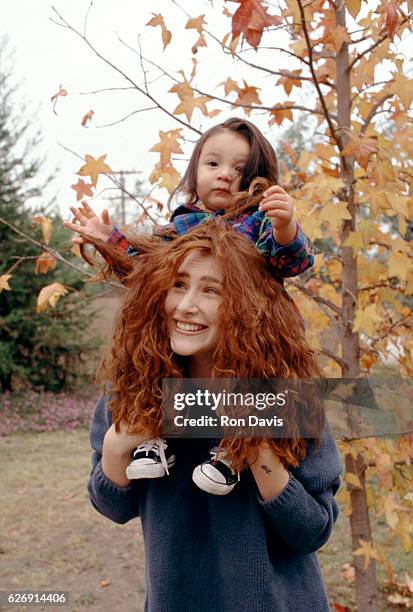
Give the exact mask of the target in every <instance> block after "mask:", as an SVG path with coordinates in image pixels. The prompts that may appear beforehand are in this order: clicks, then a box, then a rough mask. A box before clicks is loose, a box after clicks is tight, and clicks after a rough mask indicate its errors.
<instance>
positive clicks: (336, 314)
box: [53, 0, 413, 612]
mask: <svg viewBox="0 0 413 612" xmlns="http://www.w3.org/2000/svg"><path fill="white" fill-rule="evenodd" d="M168 4H169V5H173V7H175V9H176V11H177V15H180V16H181V19H182V21H181V23H182V31H184V30H189V31H191V32H193V40H192V41H191V44H190V46H189V48H188V53H187V55H186V57H188V58H189V60H190V61H189V66H188V64H187V65H186V66H185V68H182V69H181V67H180V66H179V69H178V70H174V71H173V72H171V71H170V70H167V69H166V68H164V67H163V66H162V65H161V63H159V62H158V63H157V62H155V61H154V59H153V58H151V57H149V56H148V55H147V54H146V52H145V49H143V48H142V45H138V46H137V47H136V48H135V47H134V46H132V45H130V44H128V43H127V42H125V41H123V40H122V39H121V38H120V37H118V41H117V42H118V43H119V44H120V45H122V46H123V47H126V48H127V49H128V50H129V52H130V53H131V54H134V55H135V56H136V59H137V60H138V62H137V64H139V66H140V67H141V70H142V74H141V78H138V77H137V76H136V74H135V73H134V74H129V73H128V71H127V69H124V68H123V67H121V66H117V65H116V61H114V60H113V59H112V58H108V57H105V55H104V54H103V53H102V52H101V51H100V50H99V44H98V42H95V41H92V40H90V39H89V38H88V31H87V23H88V20H89V22H90V19H92V18H93V11H91V8H92V3H91V5H90V7H89V10H88V11H87V15H86V19H85V20H84V23H83V24H82V25H81V26H76V25H73V24H71V23H69V22H68V21H67V20H66V19H65V17H64V15H62V14H60V13H59V12H58V11H57V10H55V9H53V20H54V21H55V22H56V23H57V24H58V25H59V26H61V27H62V28H65V29H67V30H69V31H70V32H72V34H73V35H74V36H76V37H78V38H79V42H81V43H82V44H84V45H85V48H87V49H88V51H89V52H90V53H93V54H95V55H96V56H97V57H98V58H100V60H101V61H102V62H104V63H105V64H106V65H107V66H109V67H110V68H111V69H112V70H113V71H114V73H116V74H117V75H118V76H121V77H122V78H123V79H124V85H123V86H119V87H118V89H119V90H121V89H123V88H125V87H126V88H127V89H132V90H135V92H136V94H137V95H138V97H139V103H138V104H137V108H136V110H135V111H133V112H131V113H130V114H129V116H128V117H130V120H131V121H136V122H137V124H138V125H139V126H140V127H141V128H142V129H144V126H145V121H146V118H145V119H144V118H143V117H146V116H147V114H144V113H143V111H146V112H152V109H153V112H156V113H159V112H162V113H164V114H165V115H166V116H168V117H169V118H170V121H171V127H170V129H169V130H167V131H160V132H159V141H158V142H156V143H154V145H153V147H152V148H151V151H152V152H156V153H158V154H159V159H158V162H157V164H156V166H155V167H154V169H153V172H152V173H151V175H150V177H149V180H150V182H151V183H152V184H153V185H157V186H158V187H159V188H165V189H166V190H167V191H168V192H169V193H171V192H172V190H173V188H174V187H175V185H176V184H177V182H178V180H179V177H180V173H179V171H178V168H177V167H176V163H175V161H174V158H175V157H179V156H180V155H181V154H182V153H184V152H185V151H188V140H192V141H193V140H194V139H196V138H198V137H199V135H201V134H202V132H203V131H204V129H205V128H206V127H209V125H210V123H211V121H212V120H214V121H216V117H217V116H218V118H219V115H220V114H221V113H224V112H227V113H228V112H231V113H232V114H237V115H240V114H243V113H245V115H247V116H248V117H249V118H250V119H251V120H252V121H256V122H257V123H258V124H259V126H260V127H263V128H264V129H266V131H267V132H268V135H269V137H270V139H272V140H274V139H273V138H272V137H271V134H272V133H273V131H274V130H278V129H281V130H285V129H286V127H288V126H290V125H291V123H294V122H295V121H296V120H297V117H298V116H299V115H298V113H304V114H305V115H308V116H309V117H311V118H312V121H313V122H315V124H316V135H317V138H315V139H314V141H313V143H310V144H311V146H308V147H306V148H305V150H302V149H301V150H296V149H295V148H294V146H289V147H288V146H287V145H285V147H284V149H285V151H284V153H285V154H287V155H288V157H289V158H290V163H289V164H286V168H284V173H283V176H282V181H283V183H285V184H289V185H290V188H291V190H292V191H293V193H294V197H295V199H296V202H297V211H296V214H297V218H298V220H299V221H300V223H301V224H302V226H303V228H304V230H305V231H306V232H307V233H308V234H309V235H310V236H311V238H312V239H313V240H314V241H315V243H316V244H317V243H318V244H319V245H320V247H321V245H322V246H323V247H324V248H322V251H320V252H319V253H318V255H317V256H316V262H315V266H314V272H313V276H312V278H311V279H309V280H308V282H303V280H302V279H294V280H292V281H291V282H290V284H289V290H290V291H291V293H292V294H293V295H294V297H295V299H296V301H297V302H298V303H299V304H300V309H301V311H302V312H303V314H304V316H305V317H306V319H307V321H308V323H309V339H310V341H311V343H312V345H313V347H314V349H315V350H316V351H318V353H319V355H320V359H322V360H323V361H322V363H323V370H324V373H325V374H326V375H327V376H330V377H337V376H338V377H345V378H350V379H357V378H359V377H363V376H368V375H369V374H371V373H372V372H374V371H381V370H380V369H381V368H383V367H388V366H389V364H390V366H391V369H392V371H393V372H396V373H397V374H399V375H400V376H401V377H402V378H401V380H402V381H403V380H406V378H407V377H410V376H411V374H412V370H413V364H412V357H413V337H412V333H411V330H412V295H413V269H412V266H411V261H412V249H411V243H410V238H411V217H412V212H413V198H412V185H413V174H412V161H411V160H412V155H413V127H412V116H411V110H412V101H413V84H412V81H411V79H409V78H408V76H407V71H408V70H409V63H408V61H407V60H406V57H405V55H404V49H406V48H407V41H408V38H409V37H410V38H411V30H412V23H411V10H412V1H411V0H405V1H402V0H386V1H385V2H378V1H371V2H365V1H364V0H344V1H342V2H339V1H335V0H315V1H313V2H303V0H281V2H280V3H279V4H277V5H274V4H270V3H269V2H266V0H234V1H230V0H216V1H215V2H213V3H210V2H205V3H203V4H202V6H203V13H204V14H200V15H194V14H190V13H188V12H187V11H188V6H187V5H185V6H184V5H183V3H182V5H180V4H179V2H177V1H176V0H171V2H170V3H168ZM163 7H165V4H163V3H158V5H157V3H152V4H151V10H153V11H156V10H158V12H154V13H152V15H151V16H149V17H148V22H147V27H148V28H150V29H151V32H153V31H154V30H156V31H158V32H159V36H160V38H159V42H160V44H161V45H162V47H163V49H164V50H165V49H166V48H167V49H168V53H169V51H170V49H172V46H173V44H174V42H175V40H177V39H178V38H179V32H178V30H177V31H174V32H172V31H171V30H170V29H169V27H168V23H167V20H166V19H165V17H164V16H163V14H162V13H161V12H160V11H162V10H163ZM191 7H192V4H191ZM190 10H192V9H190ZM207 14H208V15H209V17H211V16H213V20H214V27H211V26H210V25H209V24H208V19H209V17H207ZM218 21H219V25H218ZM217 32H221V34H219V35H218V34H217ZM152 39H153V36H152ZM151 43H152V45H153V40H151ZM180 57H181V55H180ZM226 58H229V59H230V60H231V61H232V62H234V63H235V64H236V65H237V67H238V69H239V70H241V71H242V74H243V78H234V77H233V75H232V76H227V78H224V79H221V78H220V80H219V81H218V82H216V83H212V82H211V77H210V74H209V75H208V77H207V78H205V77H204V76H203V75H204V72H203V70H204V67H205V66H206V65H207V66H208V65H210V64H211V63H215V64H216V65H217V66H218V65H219V64H221V63H224V60H225V59H226ZM182 61H184V58H183V57H182ZM149 70H150V71H151V75H152V77H153V75H154V74H157V75H158V76H159V77H162V81H161V83H162V85H161V86H160V85H159V79H158V85H155V82H156V81H157V79H156V78H152V79H151V80H149V79H148V78H147V76H148V71H149ZM165 83H168V85H166V86H165ZM94 85H95V84H94ZM159 87H163V89H162V90H160V89H159ZM96 89H97V88H96V87H94V90H96ZM113 89H116V88H107V90H111V91H113ZM99 91H100V92H101V94H102V95H104V92H105V87H102V88H100V89H99ZM66 93H67V92H66V90H65V89H64V88H63V87H62V86H60V87H59V92H58V93H57V94H56V95H55V96H54V100H53V104H54V105H55V104H56V103H57V101H59V103H63V97H64V95H65V94H66ZM145 102H147V103H149V104H150V106H149V107H147V106H145ZM65 103H67V102H66V101H65ZM86 104H87V106H88V108H90V107H91V106H92V103H90V106H89V102H87V103H86ZM132 117H133V119H132ZM383 118H384V122H385V124H386V125H384V122H383ZM94 120H95V117H94V115H93V113H92V111H87V112H86V114H85V115H84V117H83V118H82V119H81V121H82V125H86V124H87V125H89V126H93V121H94ZM119 120H120V121H121V120H122V121H123V120H125V118H121V119H119ZM135 125H136V124H135ZM83 156H84V157H85V159H84V162H83V165H82V166H81V167H78V172H79V174H80V176H82V177H84V178H85V177H86V178H87V180H88V181H89V182H88V186H87V189H89V190H91V193H94V192H93V190H92V188H95V187H96V182H97V180H98V177H99V175H100V174H108V175H110V166H109V165H108V164H107V163H106V161H105V155H102V156H101V157H99V158H97V159H95V158H91V156H90V155H87V154H86V152H82V157H83ZM79 166H80V164H79ZM80 180H83V179H80ZM85 197H88V195H87V194H86V196H85ZM165 212H166V209H165ZM145 215H147V218H150V210H149V209H147V210H146V212H145ZM389 226H390V227H389ZM326 245H328V248H325V247H326ZM326 330H333V331H334V334H335V336H334V337H335V345H334V346H333V347H332V346H329V345H326V344H325V343H324V337H325V332H326ZM403 377H404V378H403ZM403 385H404V382H402V383H401V385H400V389H401V391H402V392H403V389H404V387H403ZM408 392H409V390H408V388H407V387H406V389H405V393H406V394H407V393H408ZM408 409H411V408H410V407H409V406H408ZM410 419H411V420H410V423H409V422H407V423H406V424H405V427H404V428H402V431H404V432H405V433H407V432H409V431H410V432H411V428H412V421H413V419H412V418H411V415H410ZM407 421H408V419H407ZM402 431H399V432H398V433H402ZM341 449H342V451H343V453H344V455H345V467H346V474H345V482H346V489H343V490H342V491H341V492H340V499H341V502H342V504H343V506H344V508H345V512H346V514H347V515H348V516H349V518H350V523H351V532H352V548H353V555H354V561H353V564H354V567H355V575H356V602H357V609H358V610H360V611H362V612H371V611H375V610H377V609H378V605H379V603H378V589H377V582H376V563H377V562H379V563H382V564H383V565H384V567H385V569H386V573H387V576H388V577H389V578H392V577H393V569H392V565H391V562H390V560H389V559H388V558H387V557H386V555H385V553H384V550H383V549H381V548H380V547H379V546H378V545H377V544H375V543H374V538H373V534H372V533H371V526H370V513H371V512H374V513H376V514H377V515H381V514H384V516H385V518H386V522H387V524H388V528H389V535H390V536H391V537H393V538H397V539H398V540H399V542H400V544H401V546H402V547H403V549H404V551H405V552H406V553H408V552H409V551H410V550H411V536H410V534H411V532H412V530H413V527H412V521H411V493H410V492H409V489H411V486H412V484H413V475H412V467H411V461H412V459H413V450H412V440H411V437H408V436H399V437H398V438H394V439H391V438H387V437H385V436H383V437H381V438H380V437H378V438H366V437H364V438H363V437H362V435H357V432H355V433H354V435H353V436H352V439H347V440H346V441H342V442H341ZM374 479H375V480H376V481H377V482H378V483H379V487H380V496H379V497H378V496H377V495H376V493H375V488H374V487H373V486H372V482H373V480H374ZM409 511H410V512H409Z"/></svg>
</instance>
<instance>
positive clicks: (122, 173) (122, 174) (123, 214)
mask: <svg viewBox="0 0 413 612" xmlns="http://www.w3.org/2000/svg"><path fill="white" fill-rule="evenodd" d="M111 174H113V175H114V176H119V187H118V189H120V207H121V208H120V213H121V215H120V216H121V222H122V225H126V206H125V205H126V201H127V200H131V199H132V198H130V197H129V196H127V195H126V194H125V176H126V175H127V174H142V172H141V171H140V170H115V171H112V172H111ZM104 200H117V201H119V197H110V198H104Z"/></svg>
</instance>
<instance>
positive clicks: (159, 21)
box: [146, 13, 172, 51]
mask: <svg viewBox="0 0 413 612" xmlns="http://www.w3.org/2000/svg"><path fill="white" fill-rule="evenodd" d="M152 15H153V17H152V19H151V20H150V21H148V23H147V24H146V25H147V26H153V27H154V28H155V27H156V26H161V30H162V42H163V50H164V51H165V49H166V47H167V46H168V45H169V43H170V42H171V40H172V32H170V31H169V30H168V28H167V27H166V25H165V22H164V19H163V17H162V15H161V14H160V13H159V14H156V13H152Z"/></svg>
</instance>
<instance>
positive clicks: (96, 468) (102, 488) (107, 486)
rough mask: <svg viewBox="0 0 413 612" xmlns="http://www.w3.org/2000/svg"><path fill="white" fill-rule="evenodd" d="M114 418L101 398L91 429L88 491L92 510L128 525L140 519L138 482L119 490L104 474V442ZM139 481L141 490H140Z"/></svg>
mask: <svg viewBox="0 0 413 612" xmlns="http://www.w3.org/2000/svg"><path fill="white" fill-rule="evenodd" d="M111 424H112V418H111V414H110V412H109V410H108V409H107V407H106V401H105V398H104V397H103V396H102V397H101V398H100V399H99V401H98V403H97V405H96V408H95V412H94V415H93V419H92V424H91V427H90V443H91V446H92V448H93V454H92V471H91V474H90V478H89V482H88V485H87V490H88V493H89V497H90V501H91V503H92V505H93V507H94V508H95V509H96V510H97V511H98V512H100V513H101V514H103V516H106V517H107V518H108V519H110V520H111V521H114V522H115V523H121V524H122V523H127V522H128V521H130V520H131V519H133V518H136V517H137V516H139V507H138V504H139V489H138V482H137V481H132V482H131V483H130V484H129V485H128V486H126V487H119V486H117V485H116V484H115V483H114V482H112V481H111V480H109V478H107V477H106V476H105V474H104V473H103V471H102V448H103V439H104V437H105V434H106V432H107V430H108V429H109V427H110V426H111ZM141 487H142V485H141V481H139V488H141Z"/></svg>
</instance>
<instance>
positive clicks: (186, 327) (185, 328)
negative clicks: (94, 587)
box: [175, 320, 208, 333]
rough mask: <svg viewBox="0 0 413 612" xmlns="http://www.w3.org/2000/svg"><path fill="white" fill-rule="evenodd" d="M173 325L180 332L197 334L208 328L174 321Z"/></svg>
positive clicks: (197, 324)
mask: <svg viewBox="0 0 413 612" xmlns="http://www.w3.org/2000/svg"><path fill="white" fill-rule="evenodd" d="M175 325H176V328H177V329H178V331H180V332H190V333H194V332H196V333H199V332H202V331H204V330H205V329H207V328H208V326H207V325H200V324H199V323H189V322H187V321H177V320H175Z"/></svg>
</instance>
